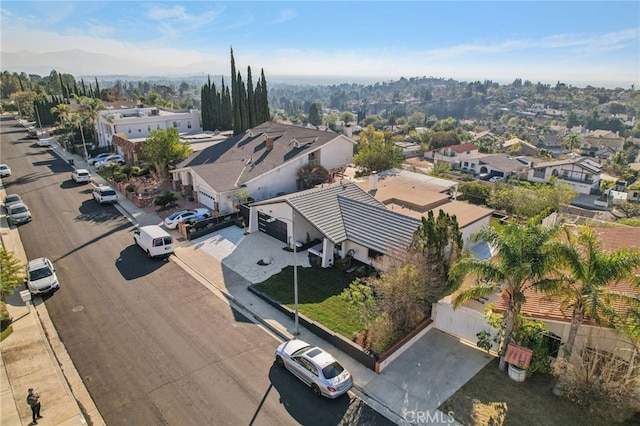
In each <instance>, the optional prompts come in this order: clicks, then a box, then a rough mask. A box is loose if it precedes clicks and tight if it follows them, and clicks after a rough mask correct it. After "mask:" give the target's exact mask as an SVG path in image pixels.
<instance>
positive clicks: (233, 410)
mask: <svg viewBox="0 0 640 426" xmlns="http://www.w3.org/2000/svg"><path fill="white" fill-rule="evenodd" d="M0 130H1V132H2V146H1V147H0V148H1V149H2V151H1V152H2V157H1V159H2V162H6V163H8V164H9V165H10V166H11V168H12V170H13V175H12V176H11V177H9V178H6V179H4V184H5V188H6V191H7V193H8V194H9V193H18V194H20V195H22V197H23V198H24V200H25V201H26V203H27V204H28V205H29V207H30V208H31V210H32V213H33V216H34V220H33V222H31V223H28V224H25V225H22V226H21V227H20V235H21V238H22V241H23V244H24V248H25V252H26V254H27V257H28V258H29V259H32V258H35V257H40V256H46V257H48V258H50V259H51V260H52V261H53V262H54V264H55V266H56V268H57V273H58V276H59V279H60V282H61V289H60V290H59V291H57V292H55V293H53V294H51V295H48V296H45V301H46V302H45V303H46V306H47V310H48V311H49V314H50V317H51V318H52V320H53V323H54V325H55V327H56V329H57V331H58V334H59V335H60V338H61V340H62V341H63V342H64V344H65V346H66V348H67V351H68V352H69V355H70V356H71V359H72V360H73V362H74V364H75V366H76V368H77V370H78V371H79V373H80V376H81V377H82V379H83V381H84V383H85V386H86V387H87V389H88V390H89V393H90V394H91V396H92V398H93V399H94V401H95V403H96V405H97V407H98V409H99V411H100V413H101V415H102V416H103V418H104V420H105V422H106V424H107V425H198V424H202V425H287V424H305V425H313V424H318V425H334V424H371V425H378V424H380V425H383V424H391V423H390V422H389V421H388V420H387V419H386V418H384V417H383V416H381V415H379V414H378V413H376V412H375V411H373V410H372V409H370V408H369V407H368V406H366V405H365V404H364V403H363V402H362V401H361V400H359V399H358V398H356V397H355V396H354V395H351V394H348V395H344V396H343V397H341V398H338V399H336V400H326V399H320V398H316V397H315V396H314V395H313V394H312V393H311V391H310V389H309V388H307V387H306V386H305V385H304V384H302V383H301V382H300V381H298V380H297V379H296V378H294V377H293V376H292V375H291V374H290V373H288V372H286V371H285V370H282V369H280V368H278V367H277V366H276V365H275V364H274V362H273V352H274V350H275V348H276V346H277V345H278V341H277V340H276V339H275V338H274V337H273V336H272V335H270V334H269V333H267V332H266V331H265V330H264V329H263V328H262V327H261V326H259V325H256V324H254V323H253V322H251V321H249V320H248V319H247V318H245V317H244V316H242V315H241V314H239V313H238V312H237V311H235V310H233V309H231V308H230V307H229V305H228V304H227V303H225V302H224V301H222V300H220V299H219V298H218V297H217V296H215V295H214V294H212V293H211V292H210V291H208V290H207V289H206V288H205V287H203V286H202V285H200V284H199V283H198V282H197V281H195V280H194V279H193V278H192V277H191V276H190V275H189V274H188V273H186V272H185V271H183V270H182V269H181V268H180V267H179V266H178V265H177V264H176V263H174V262H172V261H171V260H168V261H162V260H149V259H147V257H146V255H145V254H144V253H143V252H142V250H140V249H139V248H138V247H137V246H135V245H133V234H132V231H133V225H132V224H131V223H130V222H129V221H128V220H127V219H126V218H124V217H123V216H122V215H121V214H120V213H119V212H118V210H117V209H116V208H115V207H114V206H100V205H98V204H97V203H96V202H95V201H93V199H92V197H91V194H90V186H89V185H77V184H75V183H74V182H73V181H72V180H71V179H70V173H71V170H72V169H71V167H70V166H69V165H67V164H66V162H65V161H64V160H63V159H60V158H58V157H57V156H56V155H55V154H54V153H53V151H51V150H49V149H47V148H41V147H37V146H36V144H35V140H31V139H26V131H25V130H23V129H22V127H21V126H19V125H18V123H17V122H16V121H15V120H13V119H10V118H9V117H7V116H3V117H2V121H1V129H0Z"/></svg>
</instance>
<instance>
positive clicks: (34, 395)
mask: <svg viewBox="0 0 640 426" xmlns="http://www.w3.org/2000/svg"><path fill="white" fill-rule="evenodd" d="M27 403H28V404H29V407H31V414H32V416H33V424H34V425H37V424H38V422H37V421H36V420H38V419H41V418H43V417H42V416H41V415H40V395H38V392H34V391H33V388H29V394H28V395H27Z"/></svg>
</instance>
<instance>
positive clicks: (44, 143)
mask: <svg viewBox="0 0 640 426" xmlns="http://www.w3.org/2000/svg"><path fill="white" fill-rule="evenodd" d="M52 141H53V139H51V138H39V139H38V142H37V143H38V146H51V142H52Z"/></svg>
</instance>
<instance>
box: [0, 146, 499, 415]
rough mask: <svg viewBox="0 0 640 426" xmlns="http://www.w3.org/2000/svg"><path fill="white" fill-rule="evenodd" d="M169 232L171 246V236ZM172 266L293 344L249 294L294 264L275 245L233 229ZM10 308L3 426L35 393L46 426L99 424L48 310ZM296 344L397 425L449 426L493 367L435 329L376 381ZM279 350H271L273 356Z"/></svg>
mask: <svg viewBox="0 0 640 426" xmlns="http://www.w3.org/2000/svg"><path fill="white" fill-rule="evenodd" d="M52 149H53V150H54V151H55V153H56V154H57V155H58V156H60V157H61V158H63V159H65V160H69V159H73V160H74V166H75V167H76V168H87V169H89V170H91V171H92V174H93V177H94V180H95V182H96V183H106V182H104V180H103V179H102V178H101V177H100V176H99V175H97V174H96V173H95V171H94V170H93V169H92V168H91V167H89V166H88V165H87V163H86V162H85V160H84V159H83V158H81V157H80V156H78V155H70V154H69V153H67V152H66V151H64V150H63V149H62V147H61V146H60V145H58V144H57V143H55V142H54V144H53V146H52ZM0 195H1V194H0ZM116 207H117V208H118V209H119V210H120V211H121V212H122V213H123V214H124V215H125V216H127V217H129V218H130V219H131V220H132V221H134V222H135V223H137V224H139V225H149V224H160V223H162V218H160V217H159V216H158V215H157V214H155V213H152V212H149V211H144V210H143V209H140V208H138V207H137V206H136V205H135V204H134V203H133V202H131V201H130V200H129V199H127V198H126V196H125V195H123V194H120V195H119V201H118V204H116ZM147 210H148V209H147ZM5 225H6V222H3V225H2V226H3V228H2V241H3V244H5V247H6V248H7V249H8V250H11V251H20V252H21V256H23V257H24V252H23V251H22V246H21V243H20V241H19V235H18V232H17V230H16V229H15V228H14V229H10V228H9V227H6V228H5ZM234 231H235V232H234ZM170 232H172V233H174V234H175V236H176V237H177V236H178V233H177V231H170ZM5 240H6V241H5ZM265 253H269V256H270V257H271V258H272V260H273V263H272V265H271V266H270V267H268V268H265V267H264V266H256V265H257V261H258V260H260V259H261V258H263V257H264V255H265ZM298 255H299V257H298V265H299V266H300V267H304V266H308V261H307V258H306V253H298ZM171 259H172V260H173V261H175V262H176V263H177V264H179V265H180V266H182V267H183V268H184V269H185V271H187V272H188V273H190V274H191V275H192V276H193V277H194V278H195V279H197V280H198V281H199V282H200V283H201V284H202V285H204V286H206V287H207V288H209V289H210V290H211V291H212V292H214V293H216V294H218V295H219V296H220V297H221V298H224V299H225V300H227V301H229V303H230V304H231V305H233V306H234V307H235V308H237V309H238V310H240V311H241V312H242V313H243V314H244V315H246V316H247V317H249V318H251V319H253V320H255V321H256V322H258V323H261V324H263V325H265V326H266V327H267V328H269V329H270V330H271V331H273V332H274V333H275V334H277V335H279V336H280V338H281V339H291V338H293V333H292V332H293V329H294V322H293V320H292V319H291V318H289V317H288V316H286V315H285V314H283V313H281V312H280V311H279V310H277V309H275V308H273V307H272V306H271V305H269V304H268V303H266V302H265V301H263V300H262V299H260V298H259V297H257V296H256V295H255V294H253V293H252V292H250V291H249V290H248V286H249V285H250V284H252V283H256V282H261V281H263V280H264V279H266V278H268V277H269V276H270V275H272V274H274V273H277V272H279V271H280V270H281V269H282V267H284V266H286V265H292V264H293V253H289V252H285V251H283V250H282V247H281V243H280V242H279V241H276V240H275V239H273V238H269V237H267V236H266V235H263V234H261V233H254V234H251V235H248V236H245V235H244V234H243V232H242V230H239V229H238V230H236V229H234V227H231V228H227V230H222V231H219V232H217V233H214V234H211V235H210V236H205V237H202V238H200V239H198V240H195V241H184V242H182V243H179V244H178V245H177V247H176V252H175V256H172V257H171ZM21 260H22V258H21ZM24 260H26V259H24ZM305 262H307V263H306V264H305ZM8 305H9V309H10V313H11V315H12V316H13V318H14V333H13V335H12V337H11V338H9V339H6V340H5V341H4V342H3V343H2V351H3V354H2V360H3V368H2V369H1V370H2V417H0V423H1V424H2V425H3V426H5V425H11V426H12V425H21V424H27V423H28V421H29V420H30V410H29V407H28V406H27V405H26V402H25V398H26V390H27V388H28V387H36V388H38V389H39V390H40V391H41V395H42V401H43V415H44V416H45V417H47V416H49V417H48V418H47V423H46V424H64V425H67V424H69V425H72V424H83V423H84V421H85V419H84V418H82V415H81V414H80V409H79V406H81V407H82V408H83V410H82V412H84V413H85V414H86V415H88V416H89V417H90V422H91V424H94V425H100V424H104V423H103V421H102V419H101V417H100V414H99V413H98V411H97V409H96V408H95V405H94V403H93V401H92V400H91V398H90V396H89V395H88V392H87V391H86V389H85V388H84V385H83V383H82V381H81V379H80V377H78V374H77V372H76V371H75V369H74V368H73V364H72V363H71V360H65V358H68V356H67V355H66V351H65V350H64V347H63V345H62V344H61V343H60V342H59V341H58V340H57V336H56V335H55V329H54V328H53V325H52V324H51V323H50V321H49V320H48V316H47V315H46V307H45V305H44V304H41V303H39V302H38V301H36V308H37V315H36V314H35V312H34V313H29V310H28V308H27V307H26V306H25V305H24V303H23V302H22V301H21V300H20V298H19V296H17V295H15V296H13V297H12V298H11V302H10V303H8ZM40 323H41V324H43V327H44V328H45V329H46V331H47V334H48V335H49V336H50V339H49V341H51V342H52V343H51V346H53V350H48V349H47V346H48V342H49V341H47V339H46V338H45V336H44V334H43V333H42V331H41V330H40V328H39V324H40ZM298 338H300V339H302V340H305V341H307V342H309V343H311V344H316V345H318V346H321V347H323V348H326V349H327V350H328V351H329V352H331V353H332V354H334V356H336V357H337V358H338V359H340V361H341V362H342V363H343V364H344V365H345V367H346V368H347V369H349V370H350V371H351V372H352V373H353V375H354V392H355V393H356V394H357V395H358V396H359V397H361V398H362V399H363V400H364V401H365V402H366V403H367V404H369V405H370V406H371V407H373V408H374V409H376V410H377V411H379V412H380V413H382V414H384V415H386V416H387V417H388V418H389V419H390V420H392V421H394V422H395V423H397V424H418V423H420V422H419V421H417V420H416V419H418V418H419V417H420V416H422V418H425V416H428V418H429V419H431V422H430V423H436V424H437V423H438V422H436V421H434V419H440V421H439V422H440V423H442V424H456V422H455V421H454V419H453V418H451V417H449V416H448V415H447V414H445V413H441V412H439V411H438V410H437V407H438V406H439V405H440V404H441V403H442V402H444V401H445V400H446V399H447V398H448V397H449V396H450V395H452V394H453V393H455V391H456V390H457V389H459V388H460V387H461V386H462V385H463V384H464V383H466V381H468V380H469V379H470V378H471V377H473V375H475V374H476V373H477V372H478V371H479V370H480V369H481V368H483V367H484V366H485V365H486V364H487V363H488V362H489V361H490V360H491V359H492V358H491V357H488V356H486V355H485V354H484V353H483V352H481V351H478V350H476V349H474V348H471V347H468V346H466V345H464V344H462V343H460V342H459V341H458V340H457V339H454V338H452V337H451V336H448V335H446V334H444V333H441V332H440V331H438V330H435V329H432V330H429V331H428V332H427V333H426V334H425V335H424V337H423V338H421V339H420V341H419V342H418V343H416V344H415V345H413V347H412V348H411V349H409V350H408V351H407V352H405V353H404V354H402V355H401V356H400V357H398V358H397V359H396V360H395V361H394V362H393V364H392V365H391V366H390V367H388V368H387V369H385V370H384V371H383V372H382V373H381V374H376V373H374V372H373V371H371V370H369V369H368V368H366V367H364V366H363V365H362V364H360V363H359V362H357V361H355V360H353V359H352V358H350V357H349V356H348V355H346V354H344V353H342V352H341V351H340V350H338V349H337V348H335V347H333V346H332V345H329V344H328V343H327V342H325V341H323V340H321V339H320V338H318V337H317V336H316V335H314V334H313V333H311V332H309V331H308V330H306V329H304V328H303V327H300V336H299V337H298ZM21 341H29V342H31V344H33V345H34V346H33V348H32V349H28V351H27V349H26V348H23V345H22V344H21V343H19V342H21ZM10 342H16V343H10ZM276 346H277V345H275V344H274V350H275V347H276ZM17 347H21V348H22V349H23V351H22V352H21V353H22V355H21V356H13V353H14V351H17V349H16V348H17ZM5 351H6V353H5ZM58 351H60V354H59V353H58ZM25 357H26V359H25ZM63 361H64V362H63ZM33 365H39V366H42V367H41V368H40V369H39V371H37V372H31V371H25V370H27V368H28V367H30V366H33ZM43 372H46V373H47V375H46V380H43ZM5 378H6V379H7V380H5ZM35 379H37V380H35ZM67 383H68V386H67V385H66V384H67ZM45 390H46V392H45ZM51 395H56V398H52V397H51ZM54 408H55V409H54ZM54 412H55V413H58V412H59V413H60V414H59V415H58V417H56V418H57V419H59V420H56V422H53V421H51V422H50V421H49V420H50V418H52V417H53V413H54Z"/></svg>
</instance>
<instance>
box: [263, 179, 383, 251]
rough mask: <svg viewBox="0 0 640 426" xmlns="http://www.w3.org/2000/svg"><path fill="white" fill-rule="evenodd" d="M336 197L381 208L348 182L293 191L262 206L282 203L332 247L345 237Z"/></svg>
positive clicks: (379, 204)
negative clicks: (321, 234) (331, 243)
mask: <svg viewBox="0 0 640 426" xmlns="http://www.w3.org/2000/svg"><path fill="white" fill-rule="evenodd" d="M338 197H341V198H347V199H351V200H354V201H357V202H358V205H359V206H361V207H363V206H366V205H373V206H377V207H379V208H381V209H384V206H383V205H382V203H380V202H379V201H377V200H376V199H375V198H373V197H372V196H371V195H369V194H367V193H366V192H364V191H363V190H362V189H360V188H359V187H358V186H357V185H355V184H353V183H350V182H349V183H345V184H339V183H338V184H335V185H330V186H325V187H323V188H313V189H309V190H306V191H301V192H296V193H294V194H289V195H285V196H282V197H278V198H272V199H271V200H266V201H264V202H263V203H265V204H266V203H269V202H274V201H277V200H278V199H283V200H286V201H287V202H288V203H289V204H290V205H291V206H292V207H293V208H294V209H295V210H296V213H297V214H299V215H300V216H302V217H303V218H305V219H306V220H307V221H308V222H310V223H311V224H313V225H314V226H315V227H316V228H318V230H319V231H320V232H322V233H323V234H324V235H325V236H326V237H327V238H329V240H331V241H332V242H333V243H334V244H337V243H340V242H342V241H344V240H345V239H346V237H347V231H346V229H345V225H344V222H343V217H342V216H343V214H342V211H341V208H340V204H339V202H338ZM257 204H259V203H257Z"/></svg>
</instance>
